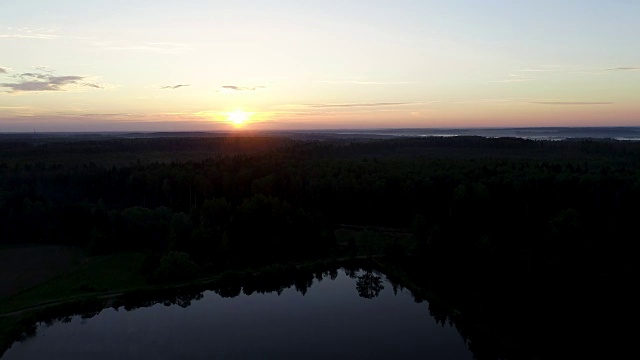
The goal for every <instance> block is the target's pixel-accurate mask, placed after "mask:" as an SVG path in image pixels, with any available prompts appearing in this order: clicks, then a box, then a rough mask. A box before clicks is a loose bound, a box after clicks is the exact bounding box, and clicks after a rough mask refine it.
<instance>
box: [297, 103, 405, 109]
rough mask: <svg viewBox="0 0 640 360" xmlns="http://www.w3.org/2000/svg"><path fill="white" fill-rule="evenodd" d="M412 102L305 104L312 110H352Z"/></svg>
mask: <svg viewBox="0 0 640 360" xmlns="http://www.w3.org/2000/svg"><path fill="white" fill-rule="evenodd" d="M413 104H415V103H412V102H378V103H351V104H304V106H306V107H312V108H352V107H376V106H399V105H413Z"/></svg>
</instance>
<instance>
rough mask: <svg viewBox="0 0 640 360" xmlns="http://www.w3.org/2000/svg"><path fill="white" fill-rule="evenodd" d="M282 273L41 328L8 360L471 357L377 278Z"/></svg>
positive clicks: (413, 300) (409, 298) (137, 301)
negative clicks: (48, 359)
mask: <svg viewBox="0 0 640 360" xmlns="http://www.w3.org/2000/svg"><path fill="white" fill-rule="evenodd" d="M276 273H277V272H275V271H274V272H273V273H269V272H264V273H260V274H254V275H252V276H240V275H238V276H236V275H234V274H230V275H229V276H227V277H225V280H224V281H220V282H218V283H216V284H215V285H214V286H212V287H211V290H207V291H198V292H195V293H187V292H185V293H179V294H167V295H165V296H161V297H159V298H155V299H150V298H145V297H142V296H140V297H135V296H133V297H130V298H129V299H127V301H126V303H120V304H114V306H113V307H111V308H107V309H103V310H101V311H95V312H90V313H88V314H85V315H83V316H78V315H76V316H68V317H64V318H62V319H60V320H62V321H61V322H53V323H49V324H45V323H40V324H39V325H38V328H37V332H36V334H35V336H33V337H32V338H29V339H26V340H25V341H23V342H21V343H16V344H14V345H13V346H12V347H11V348H10V349H9V350H8V351H7V352H6V353H5V354H4V357H3V359H34V358H60V359H87V358H91V359H113V358H118V359H139V358H154V359H175V358H195V359H210V358H223V359H227V358H233V359H245V358H246V359H249V358H256V357H257V358H262V359H265V358H266V359H271V358H273V359H283V358H305V359H327V358H331V359H334V358H337V359H341V358H342V359H354V358H367V359H383V358H384V359H388V358H433V359H472V358H473V354H472V353H471V352H470V351H469V349H468V347H467V343H466V341H465V339H463V338H462V337H461V336H460V334H459V333H458V331H457V329H456V328H455V327H454V326H452V323H451V322H448V323H447V322H445V320H446V319H447V317H446V316H444V318H442V317H440V318H438V317H434V316H433V315H434V314H433V312H434V309H433V308H432V307H431V306H429V311H426V310H427V308H426V307H425V306H424V304H420V303H417V300H422V299H419V298H418V297H414V296H413V294H411V293H410V292H409V291H407V290H404V289H403V288H402V287H401V286H399V285H398V284H394V283H393V282H391V281H390V280H389V279H388V278H387V277H386V276H384V275H383V274H381V273H378V272H375V271H373V270H371V269H366V270H360V269H344V268H342V269H338V268H333V269H329V270H322V271H313V272H312V271H308V272H304V271H302V272H295V271H294V272H286V275H284V276H281V275H282V273H280V274H279V276H276ZM387 285H388V286H387ZM156 295H157V294H156ZM123 310H125V311H123ZM435 310H437V309H435ZM429 313H432V314H431V315H430V314H429Z"/></svg>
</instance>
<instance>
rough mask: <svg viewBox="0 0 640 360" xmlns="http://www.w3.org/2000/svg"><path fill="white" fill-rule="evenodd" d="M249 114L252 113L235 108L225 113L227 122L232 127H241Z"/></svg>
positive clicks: (245, 122)
mask: <svg viewBox="0 0 640 360" xmlns="http://www.w3.org/2000/svg"><path fill="white" fill-rule="evenodd" d="M251 115H252V113H248V112H245V111H242V110H240V109H236V110H234V111H232V112H229V113H227V122H228V123H230V124H231V125H233V126H234V127H243V126H244V125H246V124H247V121H249V119H250V118H251Z"/></svg>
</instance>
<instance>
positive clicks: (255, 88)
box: [220, 85, 265, 91]
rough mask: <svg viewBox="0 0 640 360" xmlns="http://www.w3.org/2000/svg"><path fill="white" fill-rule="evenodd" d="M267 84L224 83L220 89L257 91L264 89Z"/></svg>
mask: <svg viewBox="0 0 640 360" xmlns="http://www.w3.org/2000/svg"><path fill="white" fill-rule="evenodd" d="M264 88H265V86H236V85H224V86H221V87H220V89H222V90H226V91H255V90H260V89H264Z"/></svg>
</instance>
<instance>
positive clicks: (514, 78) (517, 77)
mask: <svg viewBox="0 0 640 360" xmlns="http://www.w3.org/2000/svg"><path fill="white" fill-rule="evenodd" d="M530 80H533V78H530V77H525V76H522V75H518V74H511V75H509V78H508V79H503V80H494V81H492V82H494V83H511V82H523V81H530Z"/></svg>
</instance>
